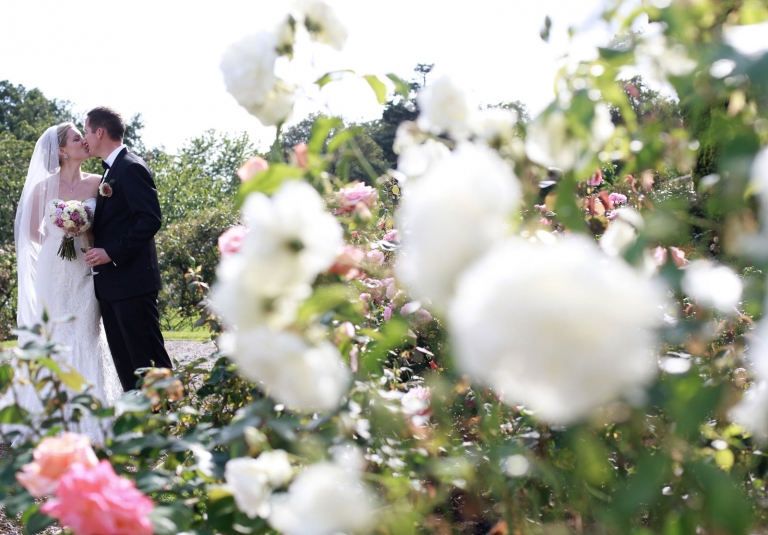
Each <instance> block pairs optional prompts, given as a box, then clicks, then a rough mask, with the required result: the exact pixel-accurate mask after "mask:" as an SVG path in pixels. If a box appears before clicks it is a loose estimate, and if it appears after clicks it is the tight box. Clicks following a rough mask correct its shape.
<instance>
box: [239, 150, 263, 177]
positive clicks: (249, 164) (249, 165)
mask: <svg viewBox="0 0 768 535" xmlns="http://www.w3.org/2000/svg"><path fill="white" fill-rule="evenodd" d="M267 169H269V163H267V160H265V159H264V158H259V157H258V156H254V157H252V158H248V160H247V161H246V162H245V163H244V164H243V165H242V166H241V167H240V169H238V170H237V176H238V177H240V180H241V181H242V182H247V181H249V180H250V179H252V178H253V177H254V176H256V175H257V174H258V173H261V172H262V171H266V170H267Z"/></svg>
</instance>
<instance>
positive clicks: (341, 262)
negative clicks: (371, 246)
mask: <svg viewBox="0 0 768 535" xmlns="http://www.w3.org/2000/svg"><path fill="white" fill-rule="evenodd" d="M364 258H365V253H364V252H363V251H361V250H360V249H358V248H357V247H352V246H351V245H345V246H344V247H342V249H341V250H340V251H339V254H338V256H337V257H336V260H335V262H334V263H333V265H332V266H331V267H330V268H329V270H328V271H330V272H331V273H336V274H338V275H342V276H345V277H346V278H347V279H354V278H356V277H359V276H360V275H361V273H360V269H359V268H360V263H361V262H362V261H363V259H364Z"/></svg>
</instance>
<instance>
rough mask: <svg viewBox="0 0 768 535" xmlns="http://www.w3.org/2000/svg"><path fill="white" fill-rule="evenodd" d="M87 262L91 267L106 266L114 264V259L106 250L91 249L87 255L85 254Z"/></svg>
mask: <svg viewBox="0 0 768 535" xmlns="http://www.w3.org/2000/svg"><path fill="white" fill-rule="evenodd" d="M85 262H86V263H87V264H88V265H89V266H91V267H95V266H100V265H101V264H106V263H107V262H112V259H111V258H110V257H109V255H108V254H107V252H106V251H105V250H104V249H100V248H99V249H91V250H90V251H88V252H87V253H85Z"/></svg>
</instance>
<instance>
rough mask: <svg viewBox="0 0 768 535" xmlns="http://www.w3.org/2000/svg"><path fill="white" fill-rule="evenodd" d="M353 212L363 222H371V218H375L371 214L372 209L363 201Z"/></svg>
mask: <svg viewBox="0 0 768 535" xmlns="http://www.w3.org/2000/svg"><path fill="white" fill-rule="evenodd" d="M353 212H354V214H355V215H356V216H357V217H359V218H360V219H361V220H362V221H370V220H371V218H372V217H373V214H372V213H371V209H370V208H368V205H367V204H365V203H364V202H362V201H360V202H359V203H357V204H356V205H355V209H354V210H353Z"/></svg>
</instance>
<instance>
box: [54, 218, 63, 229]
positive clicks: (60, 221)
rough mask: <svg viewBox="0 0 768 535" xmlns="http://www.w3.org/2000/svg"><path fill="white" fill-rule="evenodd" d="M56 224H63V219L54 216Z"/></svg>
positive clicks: (61, 225)
mask: <svg viewBox="0 0 768 535" xmlns="http://www.w3.org/2000/svg"><path fill="white" fill-rule="evenodd" d="M56 226H57V227H59V228H61V227H63V226H64V220H63V219H62V218H60V217H59V218H56Z"/></svg>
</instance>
